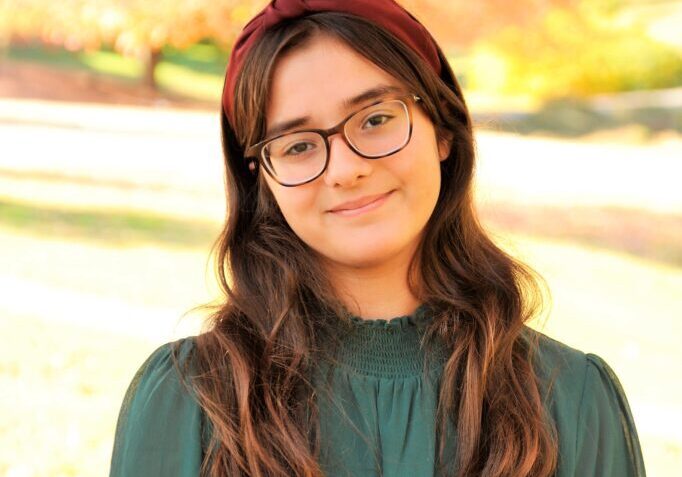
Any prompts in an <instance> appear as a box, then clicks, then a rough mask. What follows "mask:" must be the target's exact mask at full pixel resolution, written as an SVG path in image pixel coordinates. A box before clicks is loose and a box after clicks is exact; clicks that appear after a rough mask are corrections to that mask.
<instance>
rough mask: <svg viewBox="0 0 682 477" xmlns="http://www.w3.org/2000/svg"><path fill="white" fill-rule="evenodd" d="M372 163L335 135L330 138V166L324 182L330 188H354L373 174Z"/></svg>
mask: <svg viewBox="0 0 682 477" xmlns="http://www.w3.org/2000/svg"><path fill="white" fill-rule="evenodd" d="M371 162H372V161H371V159H365V158H364V157H362V156H360V155H358V154H357V153H356V152H355V151H354V150H353V149H351V147H350V146H349V145H348V144H347V143H346V141H345V140H344V137H343V136H342V135H341V134H334V135H333V136H330V137H329V164H328V165H327V170H326V171H325V173H324V174H323V177H324V181H325V183H326V184H327V185H328V186H330V187H334V186H337V185H339V186H344V187H349V186H352V185H354V184H355V183H356V182H357V181H358V179H360V178H361V177H364V176H367V175H369V174H370V173H371V172H372V168H373V167H374V165H373V164H372V163H371Z"/></svg>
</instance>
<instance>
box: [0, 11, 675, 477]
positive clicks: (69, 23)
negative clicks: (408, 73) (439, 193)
mask: <svg viewBox="0 0 682 477" xmlns="http://www.w3.org/2000/svg"><path fill="white" fill-rule="evenodd" d="M265 3H266V2H264V1H241V0H155V1H153V2H152V1H151V0H124V1H123V0H118V1H114V0H61V1H59V2H54V1H48V0H0V144H1V149H0V290H1V292H0V293H1V295H0V296H1V298H0V332H1V334H2V336H4V337H5V338H4V340H3V341H4V342H3V346H2V347H0V358H1V359H0V389H2V392H1V393H0V475H2V476H6V477H33V476H50V477H66V476H96V475H107V474H108V466H109V459H110V455H111V448H112V443H113V434H114V428H115V425H116V418H117V415H118V411H119V407H120V404H121V400H122V398H123V394H124V392H125V390H126V388H127V386H128V384H129V382H130V380H131V378H132V376H133V374H134V373H135V371H136V370H137V368H138V367H139V366H140V364H141V363H142V361H143V360H144V359H145V358H146V357H147V356H148V355H149V353H150V352H151V351H153V349H154V348H155V347H157V346H158V345H160V344H163V343H165V342H167V341H169V340H173V339H176V338H179V337H182V336H186V335H189V334H195V333H197V331H198V330H199V327H200V324H201V319H202V314H201V313H199V312H193V313H187V312H188V311H189V310H190V309H191V308H192V307H194V306H197V305H199V304H202V303H207V302H210V301H211V300H214V299H215V297H217V286H216V285H215V279H214V275H213V271H212V262H211V261H210V259H209V249H210V246H211V244H212V242H213V240H214V239H215V238H216V236H217V233H218V231H219V229H220V225H221V221H222V218H223V214H224V211H225V204H224V198H223V182H222V180H223V179H222V172H223V169H222V157H221V152H220V135H219V123H218V111H219V104H220V100H219V98H220V94H221V91H222V84H223V74H224V71H225V66H226V64H227V60H228V57H229V52H230V47H231V44H232V42H233V40H234V38H235V36H236V35H237V33H238V32H239V31H240V29H241V28H242V27H243V25H244V24H245V22H246V21H247V20H248V19H249V18H251V17H252V16H253V15H254V14H255V13H256V12H257V11H259V10H260V9H261V8H262V7H263V5H264V4H265ZM400 3H402V4H404V5H405V6H406V7H407V8H408V9H409V10H410V11H412V12H414V14H415V16H417V17H418V18H419V19H420V20H421V21H422V22H423V23H424V24H426V25H427V27H428V28H429V29H430V30H431V31H432V32H433V34H434V36H435V37H436V39H437V40H438V42H439V43H440V44H441V46H442V47H443V49H444V51H446V53H447V55H448V58H449V61H450V62H451V65H452V67H453V69H454V70H455V71H456V73H457V75H458V77H459V80H460V81H461V84H462V86H463V87H464V90H465V96H466V98H467V100H468V103H469V107H470V109H471V111H472V113H473V116H474V118H475V122H476V129H477V132H476V134H477V135H476V138H477V148H478V153H479V163H478V168H477V194H478V195H477V198H478V202H479V207H480V210H481V214H482V217H483V220H484V223H485V225H486V227H487V228H488V229H489V230H490V232H491V233H492V234H493V235H494V237H495V238H496V239H497V240H498V241H499V243H500V244H501V245H502V246H504V247H505V248H506V249H508V250H509V251H510V252H512V253H514V254H515V255H517V256H519V257H520V258H522V259H524V260H525V261H526V262H527V263H529V264H530V265H531V266H532V267H534V268H535V269H536V270H538V271H539V272H540V273H541V274H542V275H543V276H544V277H545V278H546V279H547V281H548V283H549V286H550V288H551V291H552V296H553V302H552V308H551V310H550V311H549V313H548V316H547V318H546V319H545V320H542V321H540V320H539V321H536V322H534V323H533V326H534V327H536V328H538V329H540V330H542V331H543V332H545V333H546V334H548V335H550V336H552V337H554V338H557V339H559V340H560V341H563V342H565V343H566V344H569V345H570V346H573V347H575V348H579V349H581V350H583V351H586V352H593V353H596V354H598V355H600V356H601V357H603V358H604V359H606V360H607V362H608V363H609V364H610V365H611V366H612V367H613V368H614V370H615V371H616V373H617V374H618V376H619V378H620V379H621V382H622V384H623V387H624V388H625V391H626V393H627V396H628V399H629V402H630V406H631V408H632V411H633V414H634V417H635V421H636V423H637V427H638V430H639V436H640V440H641V443H642V446H643V450H644V455H645V461H646V466H647V470H648V472H649V475H652V476H674V475H675V476H676V475H679V472H680V469H681V468H682V380H681V379H680V376H682V348H681V347H680V338H681V337H682V334H681V333H680V329H681V328H682V320H681V319H682V187H681V186H680V182H681V181H682V34H680V27H681V26H682V1H675V0H670V1H666V0H649V1H646V0H641V1H637V0H629V1H626V0H590V1H583V0H516V1H514V2H508V1H506V0H481V1H478V2H470V1H464V0H450V1H448V2H442V1H440V0H404V1H402V2H400Z"/></svg>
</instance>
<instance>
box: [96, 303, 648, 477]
mask: <svg viewBox="0 0 682 477" xmlns="http://www.w3.org/2000/svg"><path fill="white" fill-rule="evenodd" d="M428 316H429V315H428V309H427V308H426V307H425V306H421V307H420V308H418V309H417V311H415V313H413V314H412V315H406V316H399V317H395V318H393V319H390V320H362V319H360V318H359V317H353V318H352V324H353V327H352V328H353V334H352V335H350V336H347V337H344V339H343V346H342V347H341V348H340V349H339V351H338V354H337V355H336V356H337V361H338V362H337V364H336V365H331V364H330V362H329V361H323V362H321V363H320V364H319V373H318V374H316V375H315V377H314V379H316V380H318V381H317V382H318V384H319V383H321V382H322V380H323V379H327V378H331V385H332V389H333V390H334V393H333V399H332V398H330V397H328V396H327V397H325V396H324V395H322V396H320V398H319V406H320V426H321V427H320V430H321V438H322V444H323V446H322V452H321V456H320V463H321V465H322V467H323V469H324V470H325V474H326V475H327V476H329V477H340V476H346V475H348V476H354V477H355V476H358V477H363V476H367V477H369V476H372V477H373V476H379V475H382V474H383V475H384V476H386V477H392V476H396V477H399V476H405V477H407V476H410V477H413V476H435V475H436V473H435V472H434V461H435V455H436V442H435V428H436V426H435V407H436V397H437V392H438V389H439V387H438V386H439V378H440V376H441V373H442V365H443V363H444V360H445V352H444V349H443V348H437V349H436V350H434V352H433V356H430V357H431V358H432V359H430V360H429V362H428V363H426V366H425V362H424V358H425V356H424V352H423V350H422V349H421V348H420V346H419V337H420V336H421V332H422V330H423V325H424V323H426V320H428ZM526 332H527V333H528V336H532V335H535V336H538V337H539V339H540V341H539V348H538V354H537V358H536V361H535V366H536V369H537V370H538V374H539V376H540V377H541V379H542V382H543V383H549V382H550V381H551V382H552V387H551V388H550V391H549V395H548V399H547V408H548V410H549V412H550V414H551V416H552V417H553V419H554V421H555V424H556V427H557V431H558V437H559V454H560V455H559V467H558V469H557V472H556V476H557V477H568V476H579V477H591V476H593V477H630V476H634V477H644V476H645V471H644V464H643V460H642V453H641V448H640V444H639V439H638V436H637V431H636V428H635V424H634V421H633V419H632V415H631V412H630V407H629V404H628V402H627V399H626V396H625V392H624V391H623V388H622V386H621V384H620V382H619V381H618V378H617V376H616V375H615V373H614V372H613V370H612V369H611V368H610V367H609V365H608V364H607V363H606V362H605V361H604V360H603V359H601V358H600V357H599V356H597V355H595V354H591V353H587V354H586V353H583V352H582V351H578V350H576V349H573V348H571V347H569V346H567V345H565V344H563V343H560V342H558V341H556V340H553V339H551V338H549V337H547V336H546V335H544V334H542V333H539V332H537V331H534V330H531V329H530V328H527V329H526ZM173 345H176V346H178V347H179V350H180V357H181V359H182V358H183V356H184V357H187V356H189V353H190V351H191V349H192V347H193V345H194V337H187V338H182V339H180V340H177V341H175V342H170V343H166V344H164V345H162V346H160V347H159V348H157V349H156V350H155V351H154V352H153V353H152V354H151V355H150V356H149V358H148V359H147V360H146V361H145V362H144V363H143V364H142V366H141V367H140V368H139V370H138V372H137V373H136V375H135V377H134V378H133V380H132V382H131V384H130V386H129V388H128V390H127V392H126V395H125V398H124V401H123V404H122V406H121V410H120V414H119V420H118V424H117V428H116V435H115V442H114V448H113V453H112V459H111V471H110V477H124V476H125V477H137V476H139V477H156V476H158V477H196V476H199V466H200V464H201V460H202V458H203V452H202V449H205V445H206V442H207V440H208V439H207V438H208V435H209V434H210V430H207V429H210V426H209V425H208V424H207V422H206V420H205V416H204V415H203V413H202V412H201V409H200V408H199V406H198V405H197V403H196V400H195V397H194V395H193V394H192V393H191V392H190V391H189V390H187V389H185V388H184V387H182V386H181V384H180V380H179V378H178V376H177V373H176V370H175V368H174V367H173V363H172V361H171V356H170V353H171V346H173ZM320 389H321V387H320ZM450 435H451V436H452V437H449V439H450V441H448V442H447V446H448V448H449V449H454V446H455V442H454V440H455V439H456V436H455V434H454V430H453V432H452V434H450ZM363 437H364V438H363Z"/></svg>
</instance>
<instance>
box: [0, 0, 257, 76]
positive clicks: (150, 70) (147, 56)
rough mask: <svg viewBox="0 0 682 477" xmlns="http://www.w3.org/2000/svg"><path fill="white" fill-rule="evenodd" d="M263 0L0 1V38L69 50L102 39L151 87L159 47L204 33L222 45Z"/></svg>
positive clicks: (93, 45) (196, 38)
mask: <svg viewBox="0 0 682 477" xmlns="http://www.w3.org/2000/svg"><path fill="white" fill-rule="evenodd" d="M264 3H265V2H264V1H257V2H256V1H248V0H154V1H151V0H60V1H59V2H54V1H49V0H0V43H1V41H2V39H3V38H4V39H5V41H9V39H11V38H13V37H14V38H25V39H27V38H38V39H40V40H41V41H42V42H44V43H46V44H53V45H60V46H63V47H65V48H66V49H68V50H70V51H77V50H95V49H99V48H100V47H101V46H102V45H103V44H106V45H111V46H113V48H114V49H115V50H116V51H118V52H120V53H121V54H123V55H126V56H134V57H137V58H139V59H140V60H141V61H143V62H144V64H145V74H144V81H145V82H146V83H148V84H149V85H151V86H154V85H155V82H154V69H155V67H156V65H157V64H158V62H159V60H160V59H161V51H162V48H163V47H164V46H172V47H174V48H178V49H180V48H185V47H187V46H190V45H192V44H194V43H196V42H198V41H200V40H202V39H204V38H213V39H214V40H215V41H216V42H217V43H218V44H221V45H223V46H225V47H228V46H229V44H230V43H231V42H232V41H233V40H234V38H235V36H236V35H237V34H238V32H239V31H240V29H241V28H242V26H243V24H244V23H245V22H246V20H247V19H248V18H250V17H251V16H252V15H253V14H255V13H256V12H257V11H258V9H260V8H262V6H263V4H264Z"/></svg>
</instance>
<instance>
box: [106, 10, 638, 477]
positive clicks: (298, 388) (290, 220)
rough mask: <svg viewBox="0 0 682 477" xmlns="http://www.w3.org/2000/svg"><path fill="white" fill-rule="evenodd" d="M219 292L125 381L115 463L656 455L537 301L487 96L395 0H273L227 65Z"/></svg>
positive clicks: (352, 468)
mask: <svg viewBox="0 0 682 477" xmlns="http://www.w3.org/2000/svg"><path fill="white" fill-rule="evenodd" d="M222 132H223V147H224V155H225V166H226V167H225V168H226V189H227V191H226V194H227V201H228V216H227V220H226V223H225V227H224V230H223V232H222V234H221V236H220V238H219V240H218V242H216V250H217V251H218V255H217V267H218V272H219V273H218V277H219V279H220V282H221V286H222V289H223V290H224V292H225V302H224V304H222V305H221V306H220V307H219V308H218V309H217V310H216V311H215V313H213V314H212V316H211V320H210V322H208V323H207V326H206V328H205V330H203V331H202V333H200V334H199V335H198V336H191V337H187V338H183V339H180V340H178V341H174V342H171V343H166V344H165V345H163V346H161V347H159V348H158V349H156V350H155V351H154V352H153V353H152V354H151V356H150V357H149V358H148V359H147V360H146V362H145V363H144V364H143V365H142V366H141V367H140V369H139V371H138V372H137V374H136V375H135V377H134V378H133V380H132V383H131V384H130V387H129V389H128V392H127V394H126V396H125V400H124V402H123V405H122V407H121V413H120V416H119V420H118V425H117V429H116V437H115V444H114V449H113V455H112V462H111V473H110V475H111V476H113V477H119V476H121V477H122V476H126V477H131V476H140V477H142V476H144V477H156V476H158V477H162V476H163V477H194V476H198V475H208V476H214V477H217V476H254V477H256V476H289V477H290V476H310V477H313V476H323V475H326V476H379V475H383V476H388V477H393V476H431V475H439V476H458V477H463V476H500V477H501V476H550V475H555V476H560V477H567V476H580V477H588V476H594V477H609V476H612V477H628V476H640V477H641V476H644V466H643V463H642V454H641V450H640V445H639V441H638V437H637V432H636V429H635V425H634V422H633V420H632V416H631V412H630V408H629V405H628V402H627V399H626V397H625V394H624V392H623V389H622V387H621V385H620V383H619V381H618V378H617V377H616V375H615V374H614V373H613V371H612V370H611V368H610V367H609V366H608V365H607V363H605V362H604V361H603V360H602V359H601V358H600V357H599V356H597V355H595V354H586V353H583V352H581V351H578V350H576V349H573V348H571V347H569V346H567V345H565V344H562V343H560V342H557V341H555V340H552V339H550V338H548V337H547V336H545V335H543V334H541V333H539V332H535V331H533V330H532V329H530V328H529V327H528V326H527V325H526V324H525V323H526V322H527V321H528V320H529V319H530V318H531V317H533V316H535V315H536V314H537V313H538V311H539V310H540V307H541V305H542V300H541V296H542V295H541V291H542V289H541V288H540V284H541V281H540V277H538V276H537V274H535V273H534V272H533V271H532V270H531V269H530V268H528V267H527V266H525V265H523V264H522V263H520V262H518V261H516V260H514V259H513V258H512V257H510V256H509V255H507V254H506V253H505V252H504V251H502V250H501V249H500V248H498V247H497V246H496V245H495V244H494V243H493V242H492V241H491V239H490V238H489V237H488V236H487V235H486V233H485V232H484V230H483V228H482V227H481V225H480V223H479V222H478V219H477V216H476V211H475V208H474V202H473V193H472V179H473V173H474V164H475V154H474V138H473V135H472V126H471V119H470V116H469V112H468V110H467V107H466V104H465V101H464V98H463V97H462V92H461V89H460V87H459V85H458V84H457V81H456V80H455V77H454V75H453V72H452V70H451V69H450V67H449V66H448V63H447V62H446V60H445V58H444V56H443V54H442V52H441V50H440V48H439V47H438V45H437V44H436V43H435V41H434V40H433V38H432V37H431V35H430V34H429V33H428V31H427V30H426V29H425V28H424V27H423V26H422V25H421V24H419V23H418V22H417V20H416V19H415V18H414V17H412V16H411V15H410V14H409V13H408V12H406V11H405V10H404V9H402V8H401V7H400V6H398V5H397V4H396V3H395V2H393V1H391V0H365V1H360V0H317V1H315V0H309V1H303V0H299V1H295V0H289V1H273V2H271V3H270V4H269V5H268V6H267V7H266V8H265V9H264V10H263V11H262V12H261V13H260V14H259V15H258V16H256V17H255V18H254V19H252V20H251V22H250V23H249V24H248V25H247V26H246V27H245V29H244V31H243V32H242V34H241V36H240V37H239V39H238V40H237V42H236V44H235V48H234V50H233V52H232V56H231V60H230V64H229V67H228V70H227V74H226V78H225V89H224V96H223V107H222Z"/></svg>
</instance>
